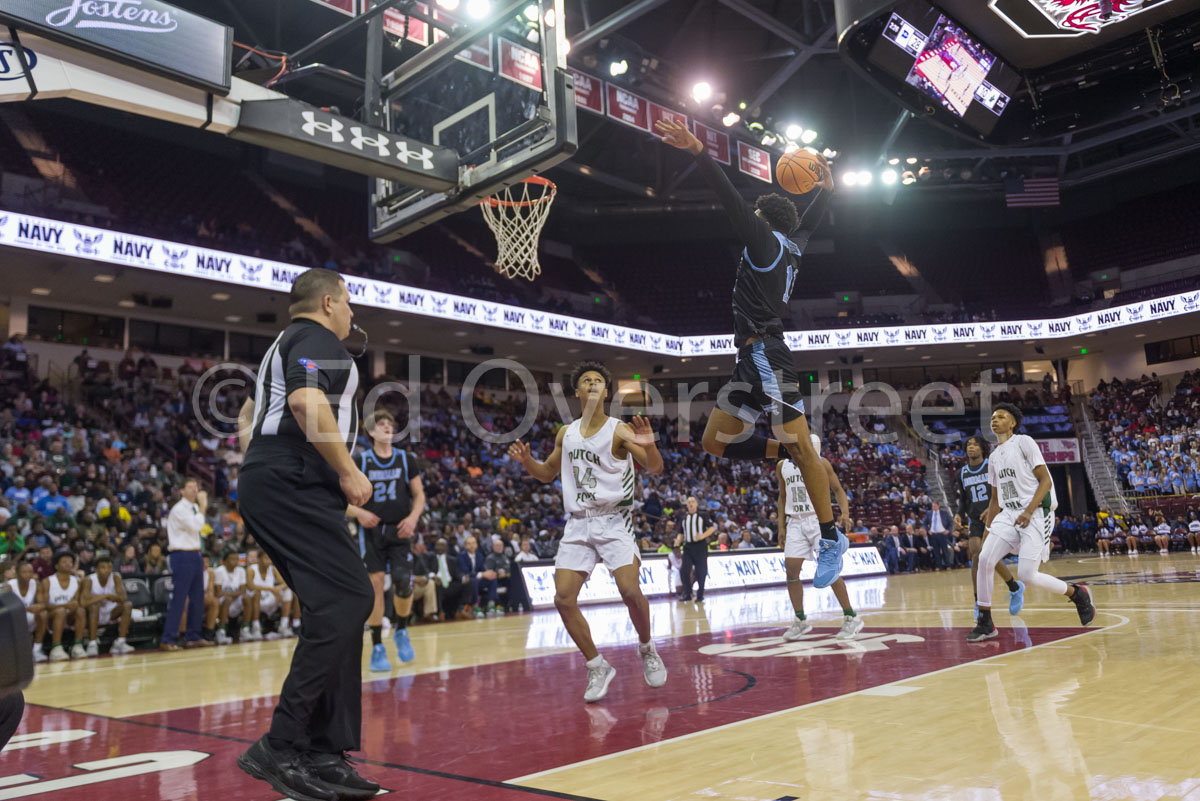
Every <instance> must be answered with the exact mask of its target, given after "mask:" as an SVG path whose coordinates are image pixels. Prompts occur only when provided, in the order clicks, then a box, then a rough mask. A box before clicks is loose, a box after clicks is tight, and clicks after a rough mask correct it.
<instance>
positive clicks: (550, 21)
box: [545, 8, 558, 28]
mask: <svg viewBox="0 0 1200 801" xmlns="http://www.w3.org/2000/svg"><path fill="white" fill-rule="evenodd" d="M545 21H546V27H547V28H553V27H554V23H555V22H557V21H558V17H556V16H554V9H553V8H548V9H546V20H545Z"/></svg>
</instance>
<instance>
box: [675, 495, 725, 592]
mask: <svg viewBox="0 0 1200 801" xmlns="http://www.w3.org/2000/svg"><path fill="white" fill-rule="evenodd" d="M699 508H700V502H699V501H697V500H696V496H695V495H693V496H691V497H690V498H688V499H687V514H686V515H685V516H684V518H683V531H681V532H680V533H679V536H678V537H676V538H675V544H676V545H683V565H682V566H681V567H680V568H679V578H680V581H681V582H682V583H683V596H682V597H681V598H680V599H679V600H681V601H690V600H692V571H693V570H695V572H696V583H697V584H699V585H700V589H699V590H698V591H697V592H696V600H697V601H703V600H704V580H705V579H707V578H708V538H709V537H711V536H712V535H713V534H715V533H716V531H717V527H716V526H714V525H712V524H710V523H709V522H708V521H707V520H705V519H704V517H703V516H701V515H700V513H699V512H698V511H697V509H699Z"/></svg>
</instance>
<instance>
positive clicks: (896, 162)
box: [888, 156, 900, 167]
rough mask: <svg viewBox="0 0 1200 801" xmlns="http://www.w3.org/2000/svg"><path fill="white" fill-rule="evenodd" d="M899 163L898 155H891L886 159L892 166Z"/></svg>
mask: <svg viewBox="0 0 1200 801" xmlns="http://www.w3.org/2000/svg"><path fill="white" fill-rule="evenodd" d="M899 163H900V158H899V157H898V156H892V157H891V158H890V159H888V164H891V165H892V166H893V167H895V166H896V165H897V164H899Z"/></svg>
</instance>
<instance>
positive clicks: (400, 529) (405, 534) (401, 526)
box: [396, 517, 417, 540]
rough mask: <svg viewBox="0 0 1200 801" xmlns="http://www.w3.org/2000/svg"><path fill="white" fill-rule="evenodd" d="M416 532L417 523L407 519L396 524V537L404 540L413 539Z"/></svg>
mask: <svg viewBox="0 0 1200 801" xmlns="http://www.w3.org/2000/svg"><path fill="white" fill-rule="evenodd" d="M416 530H417V521H415V520H409V519H408V518H407V517H406V518H404V519H403V520H401V521H400V522H399V523H397V524H396V536H397V537H399V538H400V539H402V540H406V539H408V538H409V537H411V536H412V535H413V532H415V531H416Z"/></svg>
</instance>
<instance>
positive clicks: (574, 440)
mask: <svg viewBox="0 0 1200 801" xmlns="http://www.w3.org/2000/svg"><path fill="white" fill-rule="evenodd" d="M620 422H621V421H620V420H618V419H617V418H615V417H610V418H608V421H607V422H605V424H604V425H603V426H601V427H600V430H599V431H597V432H596V433H595V434H593V435H592V436H590V437H587V438H586V439H585V438H584V436H583V428H582V425H583V421H582V420H576V421H575V422H573V423H571V424H570V425H569V426H567V433H566V434H564V435H563V443H562V448H563V462H562V484H563V506H565V507H566V510H567V512H568V513H576V512H594V511H603V510H611V511H612V512H616V511H617V509H618V508H619V507H629V506H632V505H633V488H634V478H633V457H632V456H628V455H626V457H625V458H624V459H617V458H616V457H614V456H613V455H612V444H613V434H614V432H616V430H617V425H618V424H619V423H620Z"/></svg>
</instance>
